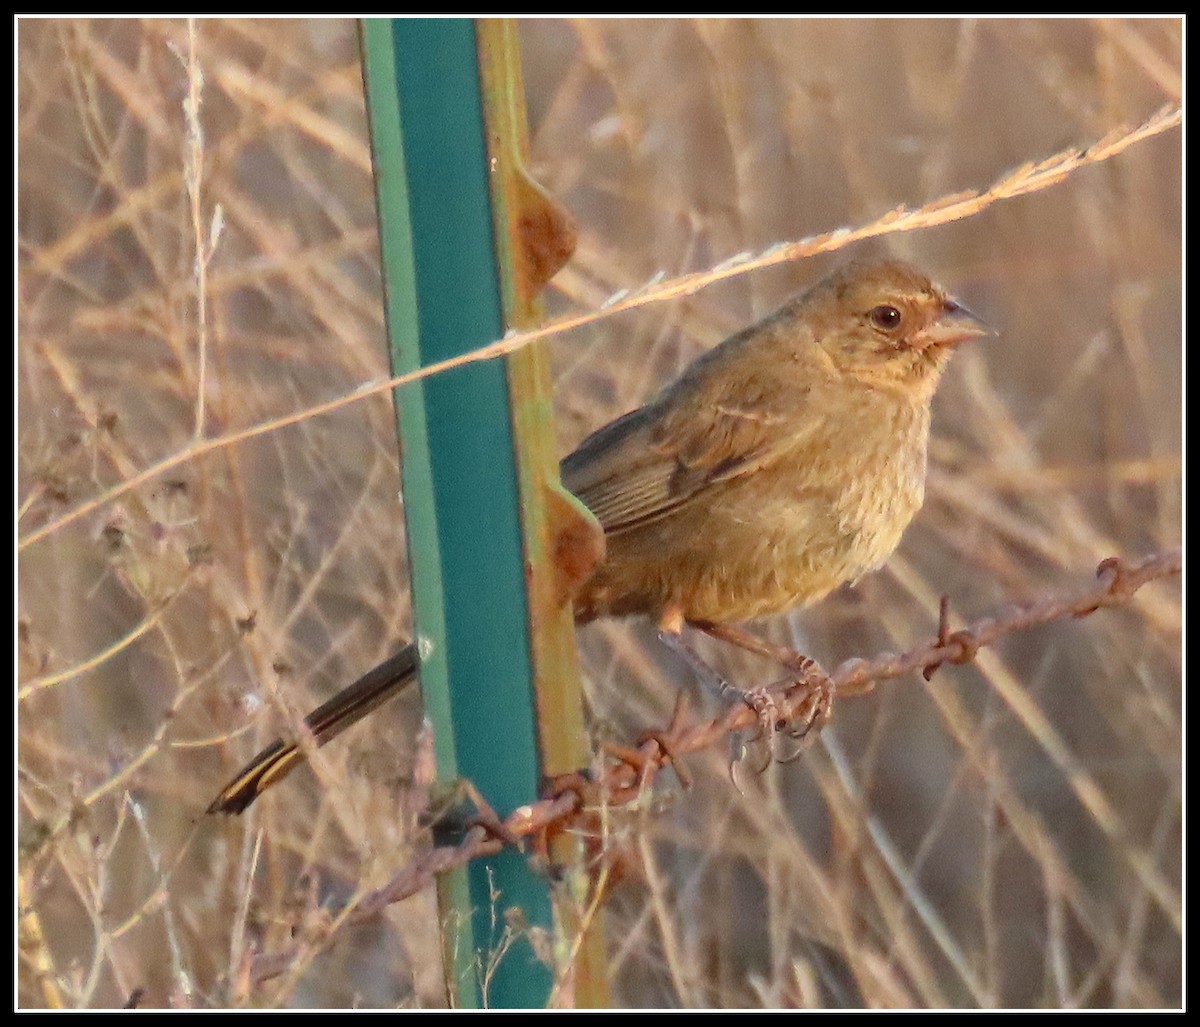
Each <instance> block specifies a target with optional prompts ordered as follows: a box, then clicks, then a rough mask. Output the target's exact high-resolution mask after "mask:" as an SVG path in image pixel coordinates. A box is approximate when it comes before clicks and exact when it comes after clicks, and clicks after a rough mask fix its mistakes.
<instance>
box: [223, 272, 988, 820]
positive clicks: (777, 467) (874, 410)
mask: <svg viewBox="0 0 1200 1027" xmlns="http://www.w3.org/2000/svg"><path fill="white" fill-rule="evenodd" d="M988 334H991V329H989V328H988V327H987V326H986V325H985V324H984V323H983V322H982V321H980V320H979V318H977V317H976V316H975V315H974V314H972V313H971V312H970V311H969V310H967V309H966V308H965V307H963V306H962V305H961V304H959V303H958V302H957V301H956V300H954V299H952V298H951V297H950V296H948V295H947V294H946V292H945V291H944V290H943V289H942V288H941V287H940V286H938V285H936V284H934V283H933V282H932V281H930V280H929V278H927V277H926V276H925V275H923V274H922V273H921V272H919V271H917V270H915V269H914V268H912V267H910V266H908V265H906V264H903V263H900V262H898V261H871V262H856V263H852V264H849V265H847V266H846V267H843V268H842V269H840V270H838V271H836V272H835V273H834V274H832V275H830V276H829V277H828V278H825V279H824V280H822V281H821V282H819V283H818V284H817V285H815V286H813V287H812V288H810V289H809V290H808V291H807V292H805V293H803V294H802V295H801V296H799V297H797V298H796V299H793V300H792V301H791V302H789V303H787V304H785V305H784V306H783V307H781V308H780V309H779V310H777V311H776V312H775V313H773V314H771V315H770V316H769V317H767V318H765V319H764V320H762V321H760V322H758V323H757V324H755V325H753V326H751V327H750V328H747V329H745V330H744V331H741V332H739V333H738V334H736V335H734V336H732V337H730V338H728V339H726V340H725V341H724V342H722V343H721V344H720V345H718V346H716V347H715V348H714V349H712V350H710V351H709V352H707V353H705V354H704V355H703V356H701V357H700V358H699V359H697V360H696V361H695V362H693V363H692V364H691V365H690V366H689V367H688V368H687V369H686V370H685V371H684V372H683V374H682V375H681V376H680V377H679V378H678V379H677V380H676V381H674V382H673V383H672V384H671V385H669V386H667V388H666V389H664V390H663V391H662V392H661V393H660V394H659V395H658V396H657V397H656V398H655V399H653V400H651V401H650V402H649V403H647V404H646V405H645V406H643V407H639V408H638V409H637V410H634V411H632V412H631V413H628V414H626V415H625V416H623V417H619V418H617V419H616V420H615V421H613V422H611V423H610V424H607V425H605V426H604V427H603V428H601V429H599V431H597V432H595V433H593V434H592V435H590V436H589V437H588V438H586V439H585V440H584V441H583V442H582V443H581V444H580V446H579V448H578V449H576V450H575V451H574V452H573V453H571V454H570V455H569V456H568V457H566V458H565V459H564V460H563V461H562V464H561V472H562V480H563V484H564V485H565V486H566V487H567V488H568V489H570V490H571V491H572V492H573V493H575V495H577V496H578V497H579V498H580V499H581V500H582V501H583V502H584V503H585V504H586V505H587V507H588V508H589V509H590V510H591V511H592V513H593V514H595V516H596V518H597V520H599V522H600V524H601V526H602V527H603V528H604V533H605V542H606V547H607V552H606V555H605V558H604V560H603V561H602V562H601V563H600V565H599V566H598V567H597V568H596V570H595V572H594V573H593V574H592V576H591V578H590V579H589V580H588V581H587V582H586V583H585V584H584V585H583V587H582V589H581V591H580V592H579V594H578V595H576V597H575V600H574V602H575V619H576V622H577V623H586V622H588V621H590V620H593V619H595V618H597V617H622V616H627V615H631V614H646V615H648V616H651V617H654V618H656V619H657V620H658V623H659V625H660V628H661V629H662V633H663V635H664V637H665V638H667V639H668V640H671V639H678V638H679V634H680V631H681V629H682V627H683V625H684V624H685V623H687V624H692V625H694V626H696V627H699V628H700V629H702V630H706V631H709V632H710V633H712V634H715V635H717V637H721V638H725V639H726V640H727V641H734V642H735V643H737V644H741V645H744V646H746V647H747V648H752V649H756V650H757V651H760V652H761V651H765V650H766V649H767V648H769V647H765V646H764V645H763V644H762V643H755V641H754V639H753V636H751V635H748V634H747V633H745V632H741V631H739V630H738V629H736V628H734V627H733V625H734V624H736V622H739V621H745V620H750V619H752V618H755V617H760V616H762V615H764V614H770V613H778V612H781V611H783V610H787V609H789V608H791V607H794V606H802V605H806V604H809V603H813V602H816V601H817V600H818V599H821V598H822V597H824V596H825V595H827V594H828V593H829V592H831V591H832V590H833V589H835V588H837V587H838V586H839V585H841V584H843V583H844V582H852V581H854V580H856V579H857V578H859V577H860V576H861V575H863V574H865V573H867V572H868V571H871V570H875V569H876V568H878V567H879V566H880V565H881V564H883V562H884V561H885V560H886V559H887V558H888V557H889V556H890V555H891V554H892V552H893V551H894V550H895V548H896V546H897V544H898V543H899V541H900V536H901V534H902V533H903V532H904V529H905V528H906V527H907V526H908V523H909V521H911V520H912V517H913V515H914V514H915V513H916V512H917V510H918V509H920V507H921V503H922V501H923V499H924V494H925V462H926V447H927V442H928V438H929V414H930V402H931V400H932V399H933V394H934V390H935V389H936V388H937V384H938V380H939V378H940V377H941V375H942V371H943V370H944V369H945V367H946V363H947V361H948V360H949V359H950V355H951V353H952V352H953V350H954V347H955V346H956V345H957V344H958V343H960V342H963V341H964V340H966V339H970V338H973V337H975V336H980V335H988ZM680 651H681V652H682V653H683V654H684V655H688V653H689V650H688V649H687V647H686V645H682V646H681V647H680ZM417 664H418V659H417V654H416V650H415V647H414V646H412V645H409V646H407V647H406V648H404V649H403V650H401V651H400V652H399V653H398V654H397V655H395V656H393V657H392V658H391V659H390V660H387V661H386V662H385V663H383V664H381V665H380V666H378V667H376V668H375V669H374V670H372V671H370V672H369V673H367V674H366V675H364V676H363V677H362V678H360V679H359V680H358V681H356V682H355V683H354V684H353V685H351V686H350V687H349V688H347V689H345V690H344V691H342V692H340V693H339V694H338V695H336V696H334V698H333V699H331V700H330V701H329V702H327V703H325V705H323V706H321V707H320V708H319V709H317V710H315V711H314V712H313V713H311V714H310V715H309V716H308V717H307V718H306V720H305V725H306V727H307V728H308V730H309V731H310V732H311V734H312V735H313V738H314V740H315V742H316V744H317V745H324V744H325V743H326V742H328V741H329V740H330V739H331V738H333V737H334V736H335V735H337V734H338V733H340V732H341V731H342V730H343V729H345V728H347V727H349V726H350V725H351V724H353V723H355V722H356V721H358V720H359V719H360V718H361V717H363V716H365V715H366V714H367V713H369V712H370V711H371V710H373V709H374V708H375V707H376V706H378V705H379V704H380V703H382V702H384V701H385V700H386V699H388V698H390V697H391V696H392V695H394V694H396V693H398V692H399V691H400V690H401V689H403V688H404V687H405V686H407V685H408V684H409V682H411V681H413V680H414V679H415V678H416V675H417ZM303 759H304V753H303V751H302V750H301V749H300V748H299V747H298V746H297V744H296V743H295V742H285V741H282V740H280V741H276V742H275V743H273V744H272V745H271V746H269V747H268V748H267V749H265V750H264V751H263V752H261V753H260V754H259V755H258V756H256V757H255V758H254V759H253V760H252V761H251V762H250V763H249V764H248V765H247V766H246V767H245V769H244V770H242V772H241V773H240V774H238V776H237V777H236V778H234V779H233V781H231V782H230V783H229V784H228V785H227V786H226V787H225V788H224V789H223V790H222V792H221V794H220V795H219V796H217V798H216V800H215V801H214V802H213V803H212V805H211V806H210V807H209V810H208V811H209V812H210V813H215V812H222V813H240V812H241V811H242V810H244V809H245V808H246V807H247V806H248V805H249V804H250V803H251V802H253V801H254V800H255V799H256V798H257V797H258V796H259V795H260V794H261V793H262V792H263V791H264V790H266V789H267V788H269V787H270V786H271V785H273V784H275V783H276V782H277V781H279V780H280V779H281V778H283V777H284V776H285V775H286V774H287V773H288V772H289V771H291V769H292V768H293V767H294V766H295V765H296V764H297V763H299V762H301V761H302V760H303Z"/></svg>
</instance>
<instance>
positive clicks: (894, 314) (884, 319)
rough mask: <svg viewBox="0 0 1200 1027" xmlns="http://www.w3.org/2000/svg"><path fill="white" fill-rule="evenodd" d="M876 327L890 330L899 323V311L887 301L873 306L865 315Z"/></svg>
mask: <svg viewBox="0 0 1200 1027" xmlns="http://www.w3.org/2000/svg"><path fill="white" fill-rule="evenodd" d="M867 316H868V317H869V318H870V319H871V323H872V324H873V325H874V326H875V327H876V328H883V329H884V330H887V331H890V330H891V329H893V328H895V327H896V325H898V324H899V323H900V311H898V310H897V309H896V308H895V307H893V306H890V305H889V304H887V303H884V304H882V305H881V306H878V307H875V308H873V309H872V310H871V313H869V314H868V315H867Z"/></svg>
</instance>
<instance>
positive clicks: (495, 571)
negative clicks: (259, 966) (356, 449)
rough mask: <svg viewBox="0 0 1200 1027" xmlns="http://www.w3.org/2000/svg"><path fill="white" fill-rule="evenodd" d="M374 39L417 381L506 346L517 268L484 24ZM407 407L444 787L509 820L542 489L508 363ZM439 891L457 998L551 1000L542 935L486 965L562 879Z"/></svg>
mask: <svg viewBox="0 0 1200 1027" xmlns="http://www.w3.org/2000/svg"><path fill="white" fill-rule="evenodd" d="M362 36H363V54H364V68H365V79H366V85H367V97H368V106H369V113H370V121H371V133H372V144H373V151H374V155H375V162H376V183H377V191H378V199H379V215H380V233H381V243H382V250H383V266H384V283H385V290H386V294H387V320H388V328H389V333H390V337H391V346H392V362H393V368H394V370H395V372H396V373H402V372H405V371H409V370H412V369H415V368H417V367H420V366H424V365H427V364H431V363H434V362H436V361H441V360H444V359H446V358H448V357H452V356H456V355H458V354H461V353H465V352H468V351H470V350H473V349H476V348H478V347H480V346H482V345H485V344H486V343H488V342H491V341H493V340H494V339H497V338H499V337H500V336H501V335H503V334H504V332H505V329H506V326H507V322H506V317H505V303H504V298H505V295H506V294H508V293H509V292H511V279H510V278H506V274H508V275H511V267H508V268H507V270H506V266H505V262H504V260H503V259H502V255H501V254H500V253H498V252H497V245H496V240H497V235H496V233H495V225H496V222H495V219H494V215H493V210H494V208H493V198H492V194H491V192H490V189H489V154H488V148H487V135H486V131H485V120H484V112H483V106H482V101H481V83H480V71H479V65H478V58H477V54H478V51H477V38H476V27H475V23H474V22H473V21H470V20H459V19H445V20H442V19H437V20H433V19H429V20H426V19H397V20H368V21H365V22H364V23H363V30H362ZM501 242H503V240H501ZM502 248H503V246H501V249H502ZM397 405H398V408H399V409H398V417H399V422H400V437H401V445H402V454H403V455H402V463H403V466H402V476H403V485H404V499H405V518H406V523H407V528H408V539H409V543H408V544H409V563H410V572H411V577H412V583H413V607H414V617H415V621H416V631H417V637H418V641H419V644H420V648H421V653H422V662H421V687H422V692H423V694H424V697H425V704H426V710H427V712H428V714H429V716H430V718H431V720H432V721H433V725H434V732H435V747H436V753H437V759H438V769H439V776H440V777H441V779H442V780H453V779H456V778H459V777H465V778H467V779H469V780H471V781H473V782H474V783H475V784H476V785H477V786H478V787H479V788H480V790H481V791H482V792H483V794H484V796H485V798H486V799H487V800H488V801H489V802H490V803H491V804H492V806H493V807H494V808H495V809H496V810H497V811H498V812H499V813H500V814H501V815H502V816H503V815H506V814H507V813H508V812H509V811H511V810H512V809H514V808H515V807H517V806H519V805H522V804H524V803H527V802H530V801H532V800H533V799H535V798H536V796H537V790H538V785H539V779H540V774H541V766H540V763H539V733H538V727H537V718H536V712H535V699H534V696H533V692H532V687H531V682H532V680H533V678H534V675H535V667H534V661H535V658H536V656H537V653H538V652H539V651H540V650H541V649H542V648H544V647H539V646H537V645H534V644H533V643H532V642H531V636H530V630H531V629H530V624H531V615H530V604H529V602H528V600H527V597H526V591H525V583H526V576H527V575H526V571H527V561H528V560H529V558H530V550H529V548H528V546H527V541H528V537H527V536H526V535H524V534H523V529H524V528H525V527H527V526H528V524H529V523H530V517H529V515H528V511H527V510H526V512H525V515H524V517H523V510H525V507H523V503H526V502H527V501H528V500H529V494H528V489H526V492H525V494H523V493H522V472H521V471H520V470H519V461H518V459H517V456H518V455H519V454H521V452H522V443H520V442H517V441H515V440H514V427H513V424H514V412H513V410H512V409H511V407H510V379H509V376H508V368H507V365H506V363H505V362H500V361H494V362H487V363H483V364H478V363H476V364H471V365H467V366H464V367H463V368H461V369H458V370H455V371H452V372H449V373H445V374H441V375H437V376H435V377H433V378H430V379H426V380H423V381H421V382H417V383H414V384H413V385H411V386H406V387H404V388H402V389H400V390H398V392H397ZM518 433H519V430H518ZM525 448H528V447H525ZM522 459H524V457H523V455H522ZM534 520H536V518H534ZM560 605H561V604H560ZM558 619H559V620H561V619H562V618H561V617H559V618H558ZM568 623H569V615H568ZM568 666H569V663H568ZM440 890H441V899H442V913H443V923H444V925H446V927H448V928H449V929H448V930H445V943H446V944H445V948H446V953H447V971H448V972H447V979H448V984H449V987H450V993H451V1000H452V1001H453V1002H455V1003H456V1004H459V1005H464V1006H472V1005H476V1004H480V1003H483V1002H486V1004H487V1005H489V1006H491V1007H500V1008H518V1007H539V1006H542V1005H544V1004H545V1002H546V1000H547V998H548V996H549V994H550V988H551V985H552V983H553V975H552V973H551V971H550V969H549V968H548V967H546V966H545V965H544V964H543V963H540V962H538V961H537V959H536V958H535V957H534V953H533V950H532V948H531V946H530V945H529V943H528V941H527V940H525V939H524V938H522V939H520V940H518V941H517V942H516V944H514V945H513V946H512V948H511V949H509V951H508V952H507V953H506V955H505V956H504V958H503V959H502V960H500V962H499V963H498V964H497V965H496V966H494V967H493V968H491V970H490V972H489V973H488V975H487V988H486V994H484V993H483V991H482V990H481V987H482V979H481V974H480V972H479V968H478V966H477V965H475V957H476V956H478V957H479V959H480V960H482V961H483V963H484V964H485V965H486V961H487V960H488V958H489V956H490V955H491V954H492V953H494V952H495V950H496V947H497V945H498V943H499V942H500V937H499V935H500V933H501V931H502V930H503V928H504V925H505V917H504V911H505V910H506V909H509V908H511V907H519V908H520V909H521V911H522V912H523V914H524V919H525V921H526V922H527V923H528V924H530V925H532V926H534V927H541V928H545V929H551V928H552V926H553V923H552V910H551V901H550V888H549V882H548V881H547V880H546V879H545V878H544V877H542V876H539V875H538V874H536V873H534V872H533V871H532V870H531V869H530V867H529V865H528V862H527V860H526V858H525V857H524V856H523V855H522V854H520V853H517V852H514V851H512V850H507V851H505V852H502V853H500V854H499V855H497V856H495V857H492V858H490V859H487V860H477V861H475V863H473V864H472V865H471V866H470V867H469V868H467V870H466V871H465V872H459V873H456V874H449V875H446V876H445V878H444V879H443V881H442V882H441V886H440Z"/></svg>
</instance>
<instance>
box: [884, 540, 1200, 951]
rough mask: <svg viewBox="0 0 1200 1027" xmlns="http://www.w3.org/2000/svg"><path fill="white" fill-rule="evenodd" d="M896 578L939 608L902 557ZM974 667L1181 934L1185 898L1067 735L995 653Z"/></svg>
mask: <svg viewBox="0 0 1200 1027" xmlns="http://www.w3.org/2000/svg"><path fill="white" fill-rule="evenodd" d="M888 566H889V569H890V571H891V573H892V575H893V577H895V579H896V580H897V581H898V582H900V583H901V584H903V585H904V587H905V588H906V589H907V591H908V592H909V594H910V595H911V596H912V597H913V598H914V599H915V600H917V601H918V602H919V603H920V604H921V605H922V606H923V607H924V608H925V609H926V610H928V611H929V612H930V614H933V613H934V611H935V610H936V609H937V607H938V603H939V597H937V596H936V595H935V594H934V593H933V591H932V590H931V589H930V588H929V587H928V584H927V583H926V582H925V581H924V580H923V579H922V578H921V577H920V576H919V575H917V574H916V573H914V572H913V570H912V568H911V567H909V566H908V565H907V564H906V563H905V561H904V560H903V559H902V558H901V557H898V556H895V557H893V558H892V559H891V561H890V562H889V564H888ZM974 662H975V666H977V667H978V668H979V670H980V673H981V674H983V676H984V677H985V678H986V679H987V681H988V683H989V685H990V686H991V687H992V688H993V689H994V690H995V692H996V694H997V695H998V696H999V697H1000V698H1001V699H1003V700H1004V702H1005V703H1006V704H1007V705H1008V707H1009V709H1011V710H1012V712H1013V714H1014V715H1015V716H1016V718H1017V720H1018V721H1020V723H1021V724H1022V725H1023V726H1024V727H1025V730H1026V731H1028V732H1029V734H1030V735H1031V736H1032V737H1033V738H1034V739H1035V740H1036V741H1037V743H1038V745H1040V746H1041V748H1042V751H1043V752H1045V754H1046V755H1047V756H1048V757H1049V758H1050V760H1051V762H1052V763H1053V764H1054V765H1055V766H1056V767H1058V769H1059V770H1061V771H1062V774H1063V777H1064V779H1065V780H1066V781H1067V783H1068V785H1069V786H1070V788H1071V791H1073V792H1074V793H1075V797H1076V798H1077V799H1078V800H1079V803H1080V805H1082V806H1083V808H1084V809H1086V810H1087V811H1088V814H1089V815H1090V816H1091V817H1092V820H1093V821H1094V822H1095V824H1096V826H1097V827H1098V828H1100V830H1101V831H1103V832H1104V834H1105V835H1107V836H1108V837H1109V839H1111V841H1112V842H1113V847H1114V849H1115V850H1116V851H1117V852H1119V853H1120V854H1121V855H1122V856H1123V858H1124V859H1125V861H1126V862H1127V863H1128V864H1129V866H1130V867H1131V869H1132V870H1133V872H1134V873H1135V874H1136V875H1137V877H1138V879H1139V880H1140V881H1141V882H1142V884H1143V885H1144V886H1145V887H1146V889H1147V890H1148V891H1149V893H1150V895H1151V896H1152V897H1153V899H1154V901H1155V904H1156V905H1157V906H1158V907H1159V909H1160V910H1161V911H1162V912H1163V913H1164V914H1165V915H1166V917H1167V920H1168V921H1169V922H1170V924H1171V926H1172V927H1173V928H1174V929H1175V930H1176V931H1181V930H1182V927H1183V923H1182V919H1181V918H1182V913H1181V902H1180V896H1179V895H1178V894H1177V893H1176V891H1175V889H1174V888H1173V887H1172V886H1171V885H1170V883H1169V882H1168V881H1167V880H1166V879H1165V878H1164V877H1163V876H1162V874H1161V873H1160V872H1159V869H1158V867H1157V866H1155V865H1154V861H1153V860H1151V859H1150V857H1149V856H1148V855H1147V854H1146V853H1145V852H1144V851H1143V850H1142V849H1141V848H1139V847H1138V846H1137V845H1136V844H1134V842H1133V840H1132V839H1130V838H1128V837H1127V835H1126V832H1125V830H1124V828H1123V826H1122V824H1121V818H1120V816H1119V814H1118V813H1117V811H1116V809H1114V807H1113V806H1112V804H1111V803H1110V802H1109V801H1108V797H1107V796H1106V795H1105V794H1104V791H1103V790H1102V789H1101V788H1100V785H1099V784H1098V783H1097V781H1096V780H1095V778H1094V777H1092V775H1091V774H1090V773H1088V771H1087V768H1086V767H1084V765H1083V764H1082V763H1081V762H1080V761H1079V759H1078V758H1077V757H1076V756H1075V754H1074V753H1073V752H1071V750H1070V747H1069V746H1068V745H1067V744H1066V742H1065V740H1064V739H1063V737H1062V735H1061V734H1060V733H1059V732H1058V731H1057V730H1056V729H1055V727H1054V726H1053V725H1052V724H1051V723H1050V720H1049V718H1048V717H1047V716H1046V714H1045V713H1044V712H1043V711H1042V709H1041V707H1040V706H1039V705H1038V704H1037V702H1036V701H1034V698H1033V696H1032V695H1030V693H1029V691H1028V690H1027V689H1026V688H1025V687H1024V686H1023V685H1022V684H1021V682H1020V681H1019V680H1018V679H1017V676H1016V675H1015V674H1013V673H1012V671H1010V670H1009V668H1008V666H1007V665H1006V664H1005V662H1004V661H1003V660H1002V659H1001V657H1000V656H999V655H998V654H997V652H996V650H995V649H989V650H985V651H980V652H979V654H978V655H977V657H976V659H975V661H974Z"/></svg>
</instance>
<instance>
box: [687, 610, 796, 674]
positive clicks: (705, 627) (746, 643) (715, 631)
mask: <svg viewBox="0 0 1200 1027" xmlns="http://www.w3.org/2000/svg"><path fill="white" fill-rule="evenodd" d="M688 624H690V625H691V626H692V627H694V628H696V630H698V631H703V632H704V633H705V634H706V635H710V636H712V637H713V638H718V639H720V640H721V641H722V642H728V643H729V644H730V645H735V646H737V647H738V648H739V649H745V650H746V651H747V652H752V653H757V654H758V655H759V656H765V657H767V658H768V659H770V660H774V661H775V662H776V663H779V664H781V665H783V666H784V667H787V669H788V670H794V671H796V672H797V673H800V674H807V673H808V672H809V671H810V670H813V669H814V668H816V667H817V661H816V660H814V659H811V658H810V657H808V656H805V655H804V654H803V653H801V652H797V651H796V650H795V649H788V648H786V647H785V646H781V645H775V644H774V643H772V642H768V641H766V640H765V639H762V638H759V637H758V636H757V635H752V634H751V633H750V632H749V631H743V630H742V629H741V628H735V627H734V626H733V625H731V624H717V623H715V622H713V621H707V620H691V621H688Z"/></svg>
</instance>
